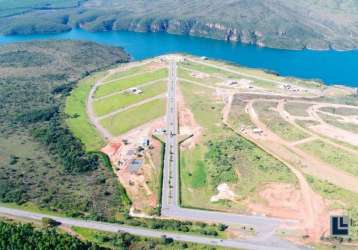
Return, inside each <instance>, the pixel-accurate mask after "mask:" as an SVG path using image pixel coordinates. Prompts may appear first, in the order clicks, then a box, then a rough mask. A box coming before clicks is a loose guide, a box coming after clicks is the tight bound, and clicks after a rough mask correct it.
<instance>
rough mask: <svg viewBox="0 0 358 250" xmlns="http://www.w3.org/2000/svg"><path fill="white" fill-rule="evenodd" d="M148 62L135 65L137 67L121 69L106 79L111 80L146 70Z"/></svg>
mask: <svg viewBox="0 0 358 250" xmlns="http://www.w3.org/2000/svg"><path fill="white" fill-rule="evenodd" d="M149 64H150V63H148V64H144V65H141V66H137V67H131V68H129V69H123V71H119V72H117V73H115V74H113V75H111V76H110V77H108V79H107V81H111V80H115V79H118V78H123V77H128V76H131V75H134V74H138V73H142V72H146V71H148V66H149Z"/></svg>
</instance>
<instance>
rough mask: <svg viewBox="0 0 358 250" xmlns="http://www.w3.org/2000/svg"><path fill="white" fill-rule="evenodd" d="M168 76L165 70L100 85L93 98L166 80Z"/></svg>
mask: <svg viewBox="0 0 358 250" xmlns="http://www.w3.org/2000/svg"><path fill="white" fill-rule="evenodd" d="M167 76H168V70H167V69H160V70H157V71H153V72H148V73H143V74H140V75H136V76H133V77H128V78H125V79H120V80H118V81H114V82H110V83H106V84H103V85H100V86H99V87H98V88H97V90H96V94H95V97H101V96H105V95H108V94H111V93H113V92H116V91H121V90H125V89H128V88H131V87H135V86H138V85H141V84H144V83H146V82H150V81H155V80H159V79H163V78H166V77H167Z"/></svg>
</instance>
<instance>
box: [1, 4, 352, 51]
mask: <svg viewBox="0 0 358 250" xmlns="http://www.w3.org/2000/svg"><path fill="white" fill-rule="evenodd" d="M73 27H82V28H84V29H87V30H90V31H108V30H132V31H141V32H148V31H149V32H168V33H175V34H184V35H193V36H202V37H209V38H214V39H222V40H230V41H240V42H243V43H251V44H258V45H260V46H267V47H275V48H290V49H302V48H311V49H330V48H333V49H339V50H340V49H353V48H358V1H356V0H221V1H217V0H204V1H203V0H180V1H179V0H156V1H151V0H61V1H60V0H36V1H35V0H30V1H22V0H13V1H11V4H9V1H7V0H0V31H1V32H2V33H4V34H19V33H21V34H28V33H46V32H59V31H66V30H69V29H71V28H73Z"/></svg>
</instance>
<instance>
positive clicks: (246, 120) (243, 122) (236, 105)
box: [229, 96, 254, 129]
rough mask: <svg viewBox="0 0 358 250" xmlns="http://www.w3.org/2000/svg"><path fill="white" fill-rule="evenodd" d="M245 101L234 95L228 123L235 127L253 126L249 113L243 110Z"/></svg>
mask: <svg viewBox="0 0 358 250" xmlns="http://www.w3.org/2000/svg"><path fill="white" fill-rule="evenodd" d="M246 105H247V102H245V101H242V100H240V97H239V96H235V97H234V100H233V102H232V105H231V110H230V116H229V123H230V125H231V126H233V127H234V128H235V129H241V128H247V127H254V124H253V123H252V121H251V119H250V115H249V114H248V113H246V112H245V107H246Z"/></svg>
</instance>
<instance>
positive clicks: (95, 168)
mask: <svg viewBox="0 0 358 250" xmlns="http://www.w3.org/2000/svg"><path fill="white" fill-rule="evenodd" d="M127 60H128V55H127V54H126V53H124V52H123V51H122V50H121V49H118V48H110V47H105V46H101V45H98V44H95V43H90V42H74V41H51V42H47V41H41V42H40V41H34V42H28V43H16V44H11V45H5V46H0V202H11V203H17V204H20V205H23V204H28V205H31V206H32V205H35V206H36V207H41V208H44V209H48V210H53V211H58V212H62V213H65V214H67V215H71V216H72V215H73V216H75V215H76V216H80V215H83V216H88V217H91V218H94V219H110V218H112V217H113V216H115V214H116V212H118V211H123V210H126V209H127V208H128V207H126V205H127V204H128V200H127V197H126V196H125V194H124V192H122V189H121V186H119V184H118V182H117V180H116V177H115V176H114V174H113V172H112V171H111V169H109V168H108V167H107V166H104V165H103V164H99V159H98V156H97V155H93V154H88V153H87V152H85V150H84V148H83V146H82V144H81V143H80V141H79V140H78V139H76V138H75V137H74V136H73V135H72V134H71V132H70V131H69V129H68V127H67V125H66V123H65V122H64V120H65V118H66V116H65V114H64V113H63V106H64V101H65V99H66V96H67V95H68V93H69V92H70V91H71V89H72V88H73V87H74V86H75V84H76V83H77V81H78V80H79V79H81V78H83V77H86V76H87V75H88V74H90V73H91V72H93V71H96V70H99V69H102V68H105V67H109V66H110V65H112V64H116V63H120V62H126V61H127Z"/></svg>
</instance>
